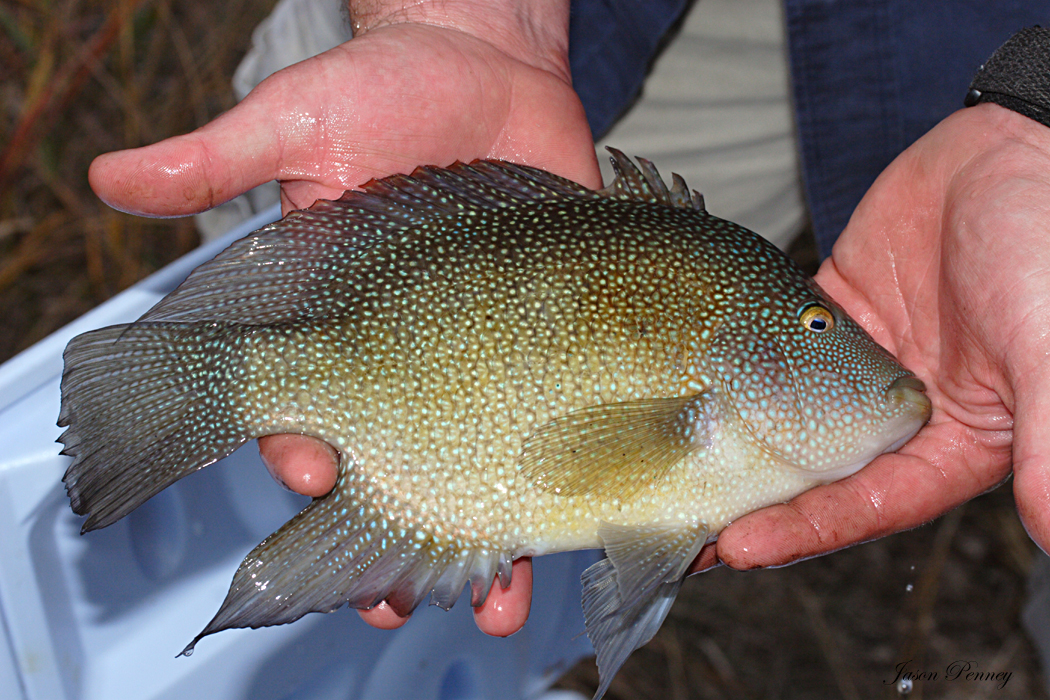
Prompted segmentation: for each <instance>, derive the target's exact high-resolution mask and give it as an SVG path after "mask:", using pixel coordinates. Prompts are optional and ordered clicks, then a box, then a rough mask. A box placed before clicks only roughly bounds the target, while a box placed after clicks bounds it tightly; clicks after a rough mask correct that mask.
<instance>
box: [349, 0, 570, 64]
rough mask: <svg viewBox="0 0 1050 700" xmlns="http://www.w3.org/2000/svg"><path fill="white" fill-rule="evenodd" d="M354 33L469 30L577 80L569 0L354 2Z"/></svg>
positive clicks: (527, 60) (351, 1) (510, 52)
mask: <svg viewBox="0 0 1050 700" xmlns="http://www.w3.org/2000/svg"><path fill="white" fill-rule="evenodd" d="M348 7H349V11H350V21H351V25H352V26H353V30H354V36H355V37H359V36H361V35H363V34H366V33H367V32H370V31H374V30H376V29H381V28H384V27H390V26H394V25H399V24H417V25H428V26H433V27H440V28H443V29H449V30H453V31H459V32H463V33H464V34H468V35H470V36H472V37H473V38H475V39H479V40H481V41H484V42H485V43H487V44H489V45H491V46H493V47H495V48H497V49H499V50H500V51H502V52H504V53H506V54H507V55H509V56H511V57H513V58H515V59H517V60H519V61H522V62H523V63H526V64H529V65H531V66H534V67H536V68H541V69H544V70H547V71H550V72H552V73H555V74H556V75H558V76H559V77H561V78H562V79H564V80H565V81H566V82H571V78H570V75H571V74H570V71H569V2H568V0H556V1H549V0H548V1H545V2H524V3H521V2H515V1H514V0H349V2H348Z"/></svg>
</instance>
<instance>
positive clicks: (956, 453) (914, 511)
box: [718, 423, 1009, 570]
mask: <svg viewBox="0 0 1050 700" xmlns="http://www.w3.org/2000/svg"><path fill="white" fill-rule="evenodd" d="M1008 474H1009V454H1008V450H1005V451H1004V449H1003V448H1001V447H994V448H993V447H990V446H989V445H988V444H986V443H985V442H983V441H982V440H979V439H977V437H976V436H974V435H972V434H967V433H966V431H965V430H964V429H961V428H959V426H958V425H957V424H954V423H951V424H948V423H942V424H940V425H931V426H927V428H925V429H924V430H923V432H922V433H920V434H919V436H918V437H916V438H915V439H914V440H913V441H912V442H911V443H909V444H908V445H906V446H905V447H904V448H903V450H902V451H901V452H900V453H898V454H895V455H885V456H883V457H880V458H879V459H877V460H875V461H874V462H872V463H871V464H869V465H868V466H867V467H865V468H864V469H862V470H861V471H860V472H858V473H857V474H855V475H853V476H851V477H849V478H847V479H844V480H842V481H839V482H835V483H833V484H829V485H827V486H821V487H818V488H815V489H812V490H810V491H807V492H805V493H803V494H802V495H800V496H798V497H796V498H795V499H793V500H792V501H791V502H790V503H786V504H783V505H776V506H771V507H769V508H764V509H762V510H759V511H756V512H754V513H751V514H749V515H746V516H744V517H743V518H740V519H739V520H738V521H736V522H734V523H733V524H732V525H730V526H729V527H728V528H726V529H725V530H724V531H723V532H722V533H721V535H720V536H719V538H718V558H719V559H721V560H722V561H723V562H724V563H725V564H727V565H728V566H730V567H732V568H734V569H740V570H747V569H755V568H759V567H765V566H781V565H784V564H789V563H791V562H794V561H798V560H799V559H803V558H808V557H812V556H816V555H819V554H825V553H827V552H832V551H835V550H837V549H842V548H843V547H847V546H849V545H852V544H857V543H859V542H865V541H868V540H872V539H875V538H878V537H882V536H885V535H888V534H890V533H893V532H898V531H900V530H906V529H909V528H912V527H916V526H918V525H921V524H923V523H925V522H928V521H930V520H932V519H933V518H935V517H937V516H939V515H941V514H943V513H945V512H947V511H948V510H951V509H952V508H954V507H956V506H958V505H959V504H961V503H963V502H965V501H967V500H969V499H971V498H973V497H974V496H977V495H978V494H981V493H983V492H985V491H987V490H989V489H991V488H993V487H995V486H996V485H997V484H998V483H1000V482H1001V481H1002V480H1003V479H1005V478H1006V476H1007V475H1008Z"/></svg>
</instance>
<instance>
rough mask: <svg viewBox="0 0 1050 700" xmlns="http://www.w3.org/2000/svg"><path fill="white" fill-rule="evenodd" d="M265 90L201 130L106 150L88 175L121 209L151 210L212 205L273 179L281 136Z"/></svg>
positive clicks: (171, 212) (176, 211) (186, 210)
mask: <svg viewBox="0 0 1050 700" xmlns="http://www.w3.org/2000/svg"><path fill="white" fill-rule="evenodd" d="M266 106H267V105H266V100H265V99H264V98H258V99H246V100H245V101H244V102H241V103H240V104H239V105H237V106H236V107H234V108H233V109H232V110H231V111H229V112H227V113H226V114H224V115H222V116H220V117H219V118H217V119H216V120H215V121H213V122H211V123H209V124H207V125H205V126H203V127H201V128H200V129H197V130H196V131H194V132H192V133H189V134H185V135H183V136H176V137H174V138H170V139H166V140H164V141H161V142H159V143H155V144H153V145H150V146H144V147H142V148H133V149H130V150H126V151H116V152H114V153H106V154H104V155H101V156H99V157H98V158H96V159H95V160H94V161H93V162H92V163H91V168H90V169H89V170H88V180H89V182H90V183H91V188H92V189H93V190H94V191H95V193H96V194H97V195H98V196H99V197H100V198H101V199H102V200H103V201H104V202H106V204H108V205H110V206H111V207H113V208H114V209H119V210H121V211H126V212H129V213H132V214H142V215H146V216H185V215H188V214H195V213H197V212H201V211H205V210H206V209H210V208H212V207H215V206H217V205H219V204H222V203H223V202H225V201H228V200H230V199H232V198H234V197H236V196H237V195H239V194H241V193H243V192H246V191H248V190H249V189H251V188H252V187H255V186H256V185H260V184H262V183H264V182H268V181H270V180H273V179H274V178H275V177H276V172H277V157H278V154H279V144H278V141H277V139H276V129H275V125H274V123H273V117H272V115H271V114H266V110H265V108H266Z"/></svg>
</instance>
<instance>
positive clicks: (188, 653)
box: [182, 647, 193, 656]
mask: <svg viewBox="0 0 1050 700" xmlns="http://www.w3.org/2000/svg"><path fill="white" fill-rule="evenodd" d="M182 655H183V656H193V647H190V648H189V649H187V650H186V651H184V652H182Z"/></svg>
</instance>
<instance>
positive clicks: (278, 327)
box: [59, 151, 930, 698]
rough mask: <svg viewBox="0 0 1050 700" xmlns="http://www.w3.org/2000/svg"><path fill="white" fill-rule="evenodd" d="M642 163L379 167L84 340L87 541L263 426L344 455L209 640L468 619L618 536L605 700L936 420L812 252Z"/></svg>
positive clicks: (592, 617)
mask: <svg viewBox="0 0 1050 700" xmlns="http://www.w3.org/2000/svg"><path fill="white" fill-rule="evenodd" d="M612 153H613V164H614V166H615V167H616V170H617V176H616V179H615V181H614V182H613V184H612V185H610V186H609V187H607V188H605V189H604V190H601V191H592V190H588V189H586V188H584V187H581V186H580V185H577V184H575V183H573V182H570V181H568V180H564V179H562V178H559V177H556V176H554V175H551V174H549V173H546V172H543V171H541V170H536V169H534V168H529V167H524V166H520V165H512V164H510V163H503V162H488V161H478V162H475V163H473V164H471V165H463V164H461V163H457V164H455V165H453V166H451V167H450V168H447V169H443V168H436V167H424V168H419V169H417V170H416V171H415V172H414V173H413V174H412V175H411V176H404V175H395V176H392V177H388V178H385V179H383V180H378V181H373V182H371V183H369V184H367V185H365V187H364V191H363V192H348V193H346V194H345V195H343V197H342V198H341V199H339V200H337V201H321V202H318V203H317V204H315V205H314V206H313V207H311V208H309V209H307V210H304V211H298V212H293V213H291V214H289V215H288V216H287V217H285V218H284V219H283V220H282V221H279V222H277V223H275V224H271V225H269V226H267V227H265V228H263V229H261V230H259V231H257V232H255V233H254V234H251V235H249V236H248V237H246V238H244V239H242V240H240V241H238V242H236V243H234V244H233V245H232V246H231V247H230V248H229V249H227V250H226V251H225V252H223V253H222V254H220V255H219V256H218V257H217V258H215V259H214V260H212V261H211V262H209V263H206V264H205V265H202V266H201V267H199V268H198V269H197V270H195V271H194V272H193V273H192V274H191V275H190V276H189V278H188V279H187V280H186V282H185V283H184V284H183V285H182V286H180V287H179V288H178V289H176V290H175V291H174V292H172V293H171V294H169V295H168V296H167V297H166V298H165V299H163V300H162V301H161V302H160V303H158V304H157V305H156V306H155V307H153V309H151V310H150V311H149V312H147V313H146V314H145V315H144V316H143V317H142V318H141V319H140V320H139V321H137V322H136V323H132V324H128V325H121V326H113V327H110V328H104V329H102V330H97V331H92V332H90V333H85V334H83V335H81V336H78V337H77V338H75V339H73V341H72V342H71V343H70V344H69V347H68V348H67V349H66V352H65V372H64V375H63V378H62V413H61V416H60V418H59V424H60V425H62V426H68V429H67V430H66V431H65V432H64V433H63V434H62V437H61V438H60V440H61V442H62V443H63V444H64V446H65V449H64V450H63V452H64V453H65V454H69V455H72V456H73V457H74V460H73V462H72V464H71V466H70V467H69V470H68V471H67V472H66V474H65V478H64V481H65V484H66V488H67V490H68V493H69V497H70V500H71V502H72V507H73V510H74V511H75V512H76V513H78V514H81V515H87V516H88V517H87V521H86V522H85V524H84V530H85V531H88V530H93V529H96V528H100V527H105V526H106V525H109V524H111V523H113V522H114V521H116V520H118V519H119V518H122V517H123V516H125V515H127V514H128V513H129V512H130V511H131V510H133V509H134V508H136V507H137V506H139V505H141V504H142V503H143V502H144V501H146V500H147V499H148V498H150V497H151V496H153V495H154V494H156V493H157V492H159V491H161V490H162V489H164V488H165V487H167V486H169V485H170V484H171V483H173V482H174V481H176V480H177V479H180V478H182V477H184V476H186V475H187V474H189V473H191V472H193V471H195V470H197V469H200V468H202V467H204V466H206V465H208V464H211V463H213V462H215V461H216V460H218V459H220V458H222V457H224V456H226V455H228V454H230V453H231V452H232V451H234V450H235V449H237V447H238V446H240V445H242V444H244V443H245V442H246V441H248V440H251V439H252V438H256V437H259V436H262V435H270V434H277V433H300V434H304V435H312V436H314V437H317V438H320V439H321V440H324V441H325V442H327V443H329V444H331V445H332V446H334V447H335V448H336V449H337V450H338V452H339V455H340V465H339V475H338V480H337V483H336V486H335V488H334V489H333V490H332V491H331V492H330V493H329V494H328V495H327V496H324V497H322V498H317V499H315V500H314V501H313V502H312V503H311V504H310V505H309V506H307V507H306V509H305V510H303V511H302V512H301V513H299V514H298V515H297V516H295V517H294V518H293V519H292V520H290V521H289V522H288V523H286V524H285V525H284V526H283V527H281V528H280V529H279V530H278V531H277V532H275V533H274V534H273V535H271V536H270V537H268V538H267V539H266V540H265V541H263V542H262V543H261V544H260V545H259V546H257V547H256V548H255V549H254V550H252V552H251V553H250V554H248V556H247V557H246V558H245V559H244V561H243V563H242V564H241V565H240V567H239V569H238V570H237V572H236V574H235V576H234V579H233V583H232V585H231V587H230V590H229V593H228V594H227V596H226V599H225V601H224V602H223V604H222V607H221V609H220V610H219V612H218V613H217V614H216V615H215V617H214V619H212V621H211V622H210V623H209V624H208V625H207V627H205V629H204V630H203V631H202V632H201V633H200V634H199V635H198V636H197V638H196V639H194V640H193V641H192V642H191V643H190V644H189V646H187V647H186V649H185V650H184V653H187V654H188V653H190V652H191V651H192V649H193V646H194V644H196V643H197V641H199V640H200V639H201V638H202V637H204V636H205V635H208V634H212V633H214V632H218V631H220V630H224V629H228V628H232V627H259V626H263V625H276V624H282V623H286V622H291V621H293V620H296V619H298V618H299V617H301V616H303V615H304V614H306V613H309V612H314V611H322V612H329V611H332V610H335V609H336V608H339V607H340V606H342V605H344V604H349V605H350V606H353V607H356V608H369V607H371V606H374V605H376V604H377V603H379V602H380V601H382V600H384V599H385V600H387V601H389V604H390V605H391V607H393V609H394V610H395V611H397V612H398V613H399V614H401V615H405V614H407V613H409V612H411V611H412V610H413V609H414V608H415V607H416V606H417V605H419V603H420V602H421V601H423V599H424V598H426V597H427V596H428V595H429V596H430V597H431V602H432V603H434V604H437V605H440V606H441V607H443V608H446V609H447V608H450V607H451V606H452V604H453V602H455V600H456V599H457V598H458V597H459V594H460V592H461V591H462V590H463V588H464V586H465V585H466V583H468V582H469V583H470V586H471V591H472V595H471V604H472V605H475V606H476V605H480V604H481V603H482V602H483V601H484V600H485V596H486V594H487V592H488V590H489V587H490V585H491V582H492V580H493V577H494V576H498V577H499V580H500V583H501V585H503V586H504V587H505V586H506V585H507V584H508V583H509V582H510V575H511V562H512V560H514V559H515V558H516V557H522V556H527V555H539V554H545V553H549V552H558V551H565V550H574V549H583V548H598V547H601V548H604V549H605V553H606V556H607V558H605V559H603V560H602V561H600V562H599V563H597V564H595V565H594V566H592V567H590V568H589V569H587V571H586V572H584V574H583V610H584V618H585V622H586V628H587V634H588V636H589V637H590V639H591V641H592V642H593V644H594V648H595V650H596V652H597V659H598V668H599V672H600V679H601V682H600V686H599V688H598V692H597V694H596V695H595V697H596V698H597V697H600V696H601V695H602V694H603V693H604V692H605V690H606V689H607V688H608V686H609V683H610V682H611V680H612V678H613V675H614V674H615V673H616V671H617V670H618V669H619V668H620V666H621V665H622V664H623V662H624V661H625V659H626V658H627V656H628V655H629V654H630V653H631V652H632V651H633V650H634V649H636V648H638V647H639V646H641V645H642V644H644V643H645V642H647V641H648V640H649V639H650V638H652V636H653V635H654V634H655V633H656V631H657V629H658V628H659V627H660V625H661V623H662V622H663V620H664V618H665V617H666V615H667V612H668V610H669V608H670V606H671V603H672V602H673V600H674V598H675V595H676V594H677V592H678V589H679V586H680V585H681V582H682V580H683V577H684V576H685V573H686V571H687V569H688V567H689V564H690V563H691V562H692V561H693V559H694V558H695V556H696V555H697V553H698V551H699V550H700V548H701V547H702V546H703V544H704V543H705V542H711V541H713V540H714V539H715V538H716V536H717V534H718V532H719V531H720V530H722V529H723V528H724V527H725V526H726V525H727V524H728V523H729V522H730V521H731V520H733V519H734V518H737V517H739V516H741V515H743V514H745V513H747V512H749V511H753V510H755V509H757V508H761V507H763V506H766V505H769V504H772V503H779V502H783V501H787V500H789V499H790V498H792V497H793V496H795V495H797V494H799V493H801V492H802V491H805V490H806V489H809V488H811V487H813V486H816V485H818V484H824V483H827V482H830V481H834V480H836V479H841V478H843V477H845V476H848V475H849V474H852V473H854V472H856V471H857V470H858V469H860V468H861V467H863V466H864V465H865V464H867V463H868V462H869V461H871V460H872V459H874V458H875V457H876V456H878V455H880V454H883V453H885V452H890V451H893V450H896V449H897V448H899V447H900V446H901V445H902V444H904V443H905V442H906V441H907V440H908V439H910V438H911V437H912V436H913V435H914V434H915V433H916V432H917V431H918V430H919V428H920V427H921V426H922V425H923V424H924V423H925V422H926V420H927V418H928V417H929V414H930V402H929V400H928V399H927V398H926V396H925V394H924V393H923V391H924V387H923V385H922V382H920V381H919V380H918V379H916V378H915V377H914V376H913V375H912V374H911V373H910V372H909V371H908V370H906V369H905V368H904V367H902V366H901V365H900V364H898V363H897V361H896V360H895V359H894V358H893V357H892V356H891V355H890V354H889V353H888V352H886V351H885V350H883V349H882V348H881V347H879V345H877V344H876V343H875V342H874V341H873V340H872V339H871V338H870V337H869V336H868V335H867V333H865V332H864V331H863V330H862V329H861V328H860V327H859V326H858V325H857V324H856V323H855V322H854V321H853V320H851V319H850V318H849V317H848V316H847V315H846V314H845V313H844V312H843V310H842V309H841V308H839V306H838V305H836V304H835V302H834V301H832V300H831V299H830V298H829V297H828V296H827V294H825V293H824V292H823V291H822V290H821V289H820V287H818V286H817V285H816V283H815V282H813V281H812V280H811V279H810V278H808V277H807V276H806V275H805V274H804V273H803V272H802V271H801V270H799V269H798V267H796V266H795V264H794V263H793V262H791V261H790V260H789V259H788V258H787V257H785V256H784V255H783V254H782V253H781V252H780V251H778V250H777V249H776V248H774V247H773V246H772V245H771V244H769V243H767V242H766V241H765V240H763V239H762V238H760V237H759V236H757V235H755V234H754V233H751V232H750V231H748V230H746V229H744V228H741V227H740V226H737V225H736V224H733V223H730V222H728V221H723V220H721V219H718V218H715V217H714V216H711V215H710V214H708V213H707V212H706V211H705V209H704V205H703V200H702V198H701V197H700V195H699V194H697V193H695V192H693V193H692V194H690V193H689V191H688V190H687V189H686V186H685V183H684V182H683V181H682V180H681V178H679V177H678V176H675V180H674V187H673V188H671V189H668V188H667V187H666V186H665V184H664V183H663V181H662V180H661V179H660V177H659V175H658V174H657V172H656V170H655V168H654V167H653V166H652V164H651V163H649V162H648V161H645V160H641V159H639V161H638V162H639V164H640V167H639V166H636V165H634V164H633V163H632V162H631V161H630V160H628V159H627V158H626V157H625V156H624V155H623V154H621V153H619V152H617V151H612Z"/></svg>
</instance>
